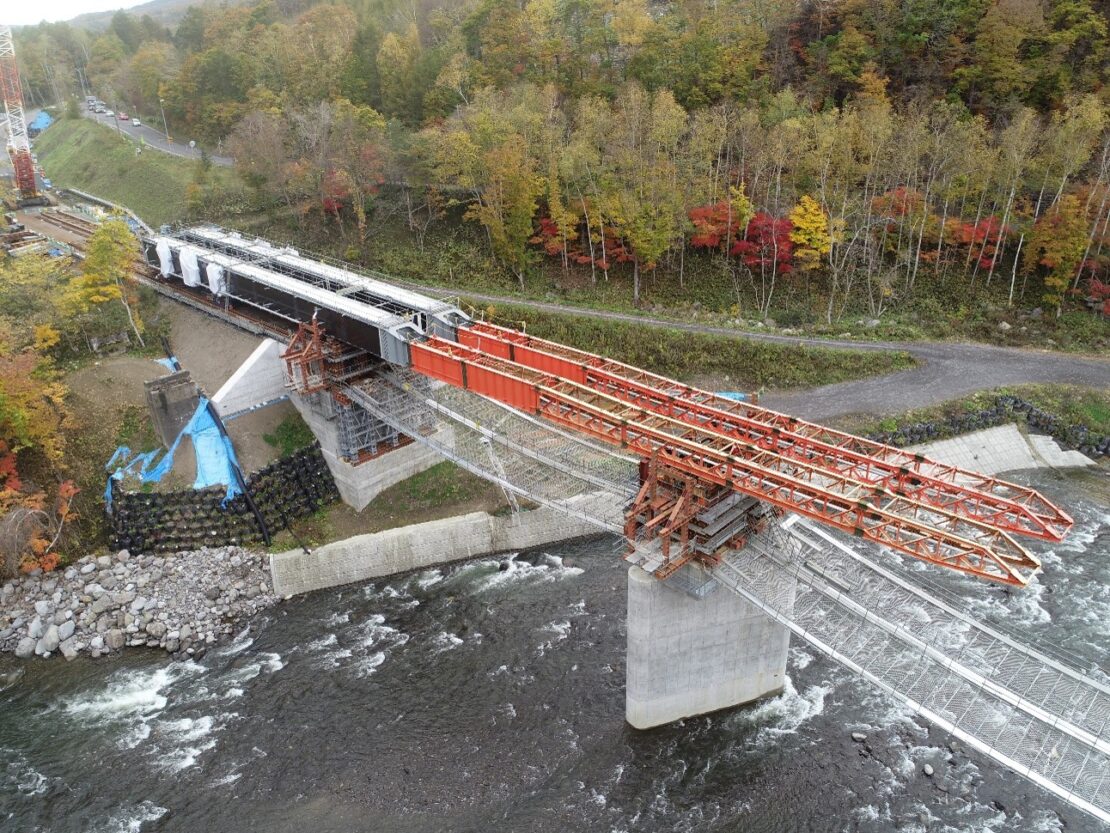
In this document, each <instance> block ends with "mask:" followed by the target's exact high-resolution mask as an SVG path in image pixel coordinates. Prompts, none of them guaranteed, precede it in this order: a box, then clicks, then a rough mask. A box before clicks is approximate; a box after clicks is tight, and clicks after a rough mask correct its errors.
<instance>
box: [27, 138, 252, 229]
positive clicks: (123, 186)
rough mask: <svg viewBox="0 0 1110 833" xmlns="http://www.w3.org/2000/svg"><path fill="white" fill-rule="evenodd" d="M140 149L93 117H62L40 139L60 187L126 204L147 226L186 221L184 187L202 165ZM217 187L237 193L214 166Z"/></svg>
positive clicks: (230, 176)
mask: <svg viewBox="0 0 1110 833" xmlns="http://www.w3.org/2000/svg"><path fill="white" fill-rule="evenodd" d="M136 147H137V145H136V144H134V143H133V142H132V141H130V140H129V139H126V138H121V136H120V135H119V134H118V133H117V132H116V131H114V130H112V129H111V128H109V127H105V126H104V125H100V124H97V123H95V122H93V121H90V120H88V119H61V120H59V121H58V122H56V123H55V124H54V125H52V126H51V127H50V128H49V129H48V130H46V131H45V132H43V133H42V135H41V136H39V138H37V139H36V140H35V152H36V153H37V154H38V157H39V161H40V162H41V163H42V166H43V169H44V170H45V171H46V175H47V176H48V177H50V178H51V179H52V180H53V181H54V185H55V186H56V187H60V188H76V189H78V190H81V191H86V192H88V193H90V194H93V195H94V196H97V197H101V198H103V199H106V200H111V201H112V202H115V203H119V204H120V205H124V206H127V207H128V208H130V209H131V210H132V211H134V212H135V213H136V214H138V215H139V216H140V217H142V218H143V219H144V220H145V221H146V222H147V223H150V224H151V225H155V226H157V225H159V224H161V223H171V222H174V221H178V220H184V219H185V217H186V209H185V200H184V195H185V187H186V186H187V185H188V184H189V183H190V182H192V181H193V178H194V176H195V175H196V171H197V166H198V164H199V163H197V162H195V161H192V160H188V159H181V158H179V157H176V156H171V155H169V154H166V153H161V152H159V151H157V150H153V149H150V148H147V149H146V150H144V151H143V152H142V153H141V154H139V155H136V153H135V149H136ZM208 177H209V181H210V183H211V186H212V187H215V188H217V189H233V190H238V189H239V186H238V184H237V182H236V180H235V175H234V173H233V172H232V171H230V170H228V169H224V168H218V167H216V166H213V167H212V168H211V169H210V171H209V173H208Z"/></svg>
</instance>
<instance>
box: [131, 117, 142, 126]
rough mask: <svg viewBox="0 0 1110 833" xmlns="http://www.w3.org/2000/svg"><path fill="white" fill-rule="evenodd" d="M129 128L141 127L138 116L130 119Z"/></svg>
mask: <svg viewBox="0 0 1110 833" xmlns="http://www.w3.org/2000/svg"><path fill="white" fill-rule="evenodd" d="M131 126H132V127H142V126H143V123H142V122H141V121H139V117H138V116H135V118H133V119H131Z"/></svg>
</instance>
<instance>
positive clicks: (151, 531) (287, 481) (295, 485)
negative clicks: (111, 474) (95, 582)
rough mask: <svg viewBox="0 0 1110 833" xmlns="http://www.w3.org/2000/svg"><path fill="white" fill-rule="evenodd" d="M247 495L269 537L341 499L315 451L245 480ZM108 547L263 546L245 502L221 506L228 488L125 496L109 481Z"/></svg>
mask: <svg viewBox="0 0 1110 833" xmlns="http://www.w3.org/2000/svg"><path fill="white" fill-rule="evenodd" d="M247 489H248V490H249V491H250V494H251V497H252V498H253V499H254V502H255V505H256V506H257V507H258V510H259V513H260V514H261V515H262V517H263V519H264V520H265V522H266V526H267V527H268V528H269V530H270V534H271V535H274V534H277V532H278V531H279V530H281V529H284V528H285V525H286V523H287V522H290V521H293V520H295V519H297V518H303V517H306V516H308V515H311V514H312V513H314V512H315V511H316V510H317V509H319V508H320V507H321V506H324V505H326V504H329V503H331V502H332V501H334V500H336V499H337V498H338V497H339V492H338V491H337V490H336V488H335V481H334V480H333V479H332V476H331V472H330V471H328V467H327V464H326V463H325V462H324V457H323V455H322V454H321V453H320V447H319V445H313V446H310V447H308V448H303V449H301V450H300V451H297V452H294V453H293V454H291V455H289V456H288V457H283V458H282V459H280V460H277V461H276V462H273V463H271V464H270V465H268V466H266V467H265V468H264V469H260V470H258V471H256V472H255V473H254V474H252V475H250V477H248V478H247ZM112 490H113V491H112V507H113V511H112V513H111V514H110V516H109V520H110V522H111V524H112V529H113V533H112V542H111V543H112V546H113V547H114V548H115V549H127V550H130V551H131V552H133V553H150V552H178V551H181V550H195V549H199V548H200V547H222V546H228V545H242V544H249V543H257V542H259V541H262V540H263V538H262V530H261V529H260V528H259V525H258V520H257V518H256V517H255V515H254V513H253V512H252V511H251V509H250V506H249V505H248V503H247V500H246V498H245V497H244V496H243V495H237V496H236V497H235V498H233V499H232V500H229V501H228V502H227V505H226V506H223V505H222V503H223V499H224V495H225V494H226V491H227V490H226V488H225V487H223V486H213V487H210V488H208V489H199V490H197V489H183V490H180V491H177V492H165V493H149V494H147V493H144V492H124V491H122V490H121V489H120V488H119V486H118V484H117V482H116V481H112Z"/></svg>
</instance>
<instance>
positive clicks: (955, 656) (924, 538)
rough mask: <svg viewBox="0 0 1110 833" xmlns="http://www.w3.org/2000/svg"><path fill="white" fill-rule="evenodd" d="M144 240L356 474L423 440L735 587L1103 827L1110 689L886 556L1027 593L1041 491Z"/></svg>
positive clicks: (389, 288)
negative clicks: (314, 419)
mask: <svg viewBox="0 0 1110 833" xmlns="http://www.w3.org/2000/svg"><path fill="white" fill-rule="evenodd" d="M142 243H143V251H144V257H145V259H146V261H147V263H148V264H149V265H150V267H151V280H153V281H155V282H156V283H157V284H158V288H159V289H160V291H162V292H164V293H166V294H169V295H172V296H173V297H175V298H178V299H179V300H182V301H184V302H185V303H188V304H191V305H193V306H195V307H198V308H200V309H203V310H205V311H207V312H209V313H211V314H213V315H217V316H220V317H222V318H224V319H225V320H228V321H230V322H232V323H234V324H236V325H237V326H241V327H245V328H247V329H250V330H252V331H254V332H257V333H264V334H266V335H269V336H273V337H276V338H280V339H282V340H283V341H284V342H285V343H286V344H287V348H286V350H285V352H284V354H283V360H284V362H285V365H286V373H287V380H288V385H289V386H290V388H291V389H292V391H293V392H294V393H295V395H297V396H299V397H301V398H302V399H303V400H304V401H306V402H309V403H312V404H313V406H314V407H318V408H323V409H325V410H326V411H327V413H328V414H329V415H330V417H331V418H333V419H335V420H336V422H337V424H338V431H337V436H338V437H339V440H338V448H337V453H338V454H339V455H340V456H341V457H342V458H344V459H345V460H346V461H347V462H348V463H350V464H354V465H358V464H361V463H364V462H366V461H370V460H374V459H376V458H379V457H381V456H383V455H388V454H389V453H390V451H391V450H392V449H395V448H398V447H399V446H401V445H404V444H407V443H409V442H412V441H415V442H418V443H422V444H424V445H426V446H428V447H429V448H432V449H434V450H435V451H437V452H438V453H440V454H442V455H443V456H444V457H446V458H448V459H451V460H453V461H455V462H456V463H457V464H459V465H461V466H463V467H464V468H466V469H468V470H470V471H472V472H474V473H476V474H478V475H480V476H482V477H484V478H486V479H488V480H491V481H493V482H496V483H498V484H499V485H500V486H501V487H502V488H503V489H504V490H505V492H506V494H507V495H509V496H510V497H511V502H513V503H514V506H515V505H516V503H515V502H516V501H517V499H518V498H523V499H525V500H527V501H530V502H532V503H535V504H540V505H545V506H549V507H553V508H556V509H559V510H560V511H563V512H567V513H569V514H572V515H574V516H576V517H578V518H581V519H585V520H587V521H589V522H591V523H592V524H594V525H595V526H596V527H597V528H598V529H599V531H601V530H604V531H609V532H612V533H615V534H617V535H620V536H623V538H624V539H625V541H626V544H627V547H626V551H625V558H626V559H627V560H628V561H630V562H631V563H632V564H634V565H638V568H639V569H642V570H643V571H646V573H648V574H651V575H654V576H655V578H656V579H658V582H659V583H660V585H661V586H664V587H665V588H668V591H667V592H671V591H672V590H673V591H674V592H675V593H679V594H682V596H683V597H685V598H687V599H691V600H698V599H706V598H708V597H709V596H711V595H714V594H719V593H731V594H735V596H737V597H739V598H741V599H743V600H744V602H745V603H746V604H747V605H748V606H749V607H750V609H752V610H754V611H757V612H758V613H759V615H760V616H761V618H763V619H765V620H766V621H768V622H771V623H774V624H775V625H776V626H777V627H781V628H782V629H784V631H783V632H784V633H785V632H786V631H789V632H790V633H793V634H794V635H796V636H797V637H799V638H801V639H803V640H804V641H806V642H808V643H809V644H810V645H812V646H814V647H815V648H816V649H818V650H820V651H821V652H822V653H824V654H826V655H828V656H830V657H832V658H833V659H834V660H836V661H837V662H839V663H841V664H843V665H845V666H846V667H848V668H850V669H852V670H853V671H855V672H856V673H858V674H860V675H861V676H863V677H864V678H866V679H867V680H869V681H870V682H872V683H873V684H875V685H877V686H879V687H880V688H881V689H883V690H884V691H886V692H887V693H889V694H890V695H891V696H893V697H895V698H896V699H898V700H900V701H901V702H903V703H905V704H906V705H907V706H908V707H909V708H910V709H912V710H913V711H914V712H915V713H916V714H919V715H921V716H922V717H923V718H925V719H926V720H928V721H930V722H932V723H934V724H935V725H936V726H938V727H940V728H941V729H942V730H944V731H945V732H948V733H950V734H952V735H953V736H955V737H957V738H959V739H960V740H962V741H963V742H964V743H965V744H966V745H967V746H969V747H972V748H974V749H976V750H978V751H979V752H981V753H982V754H984V755H986V756H988V757H990V758H993V759H994V760H996V761H997V762H999V763H1001V764H1002V765H1003V766H1005V767H1007V768H1009V769H1012V770H1013V771H1015V772H1017V773H1019V774H1021V775H1023V776H1025V777H1027V778H1029V779H1030V780H1032V781H1034V782H1035V783H1037V784H1039V785H1040V786H1042V787H1043V788H1045V789H1047V790H1049V791H1050V792H1052V793H1054V794H1055V795H1057V796H1058V797H1060V798H1062V799H1063V800H1064V801H1066V802H1067V803H1069V804H1071V805H1074V806H1076V807H1078V808H1080V809H1082V810H1083V811H1085V812H1087V813H1089V814H1091V815H1093V816H1095V817H1096V818H1098V819H1100V820H1102V821H1103V822H1110V736H1108V733H1107V729H1108V721H1110V687H1108V686H1106V685H1104V684H1103V683H1101V682H1099V681H1098V680H1096V679H1094V678H1092V677H1091V676H1089V675H1088V674H1085V673H1084V672H1083V671H1082V670H1081V669H1076V668H1073V667H1070V666H1069V665H1068V664H1066V663H1065V662H1063V661H1061V660H1059V659H1057V658H1054V657H1050V656H1046V655H1045V654H1044V653H1041V652H1038V651H1035V650H1033V649H1031V648H1029V647H1028V646H1026V645H1024V644H1022V642H1021V640H1020V639H1018V638H1015V637H1014V636H1013V635H1010V634H1006V633H1003V632H1000V631H999V630H997V629H994V628H992V627H990V626H987V625H985V624H983V623H980V622H977V621H975V620H973V619H972V618H971V617H969V616H967V615H966V614H965V613H964V612H963V611H962V609H961V605H960V602H959V600H958V599H956V598H952V597H950V596H948V595H946V594H945V593H943V592H941V591H939V590H937V589H936V588H935V587H933V586H931V584H930V583H929V582H928V579H927V578H924V577H923V576H922V574H921V573H920V572H910V571H907V570H905V569H903V568H902V567H901V559H900V558H899V557H896V555H895V554H900V555H905V556H909V557H911V558H914V559H918V560H920V561H923V562H927V563H928V564H931V565H934V566H936V567H939V568H945V569H948V570H953V571H957V572H959V573H962V574H964V575H968V576H973V577H976V578H978V579H982V580H985V581H988V582H994V583H999V584H1003V585H1008V586H1011V587H1013V588H1015V590H1016V591H1018V592H1020V588H1022V587H1024V586H1025V585H1027V584H1028V583H1029V582H1031V581H1035V580H1036V578H1035V576H1036V573H1037V572H1038V571H1039V570H1040V568H1041V565H1040V562H1039V561H1038V559H1037V557H1036V556H1035V555H1034V554H1032V553H1031V552H1029V551H1028V550H1027V549H1026V548H1025V547H1024V546H1023V545H1022V543H1021V539H1022V538H1029V537H1032V538H1038V539H1042V540H1047V541H1059V540H1061V539H1062V538H1063V537H1064V536H1065V535H1066V534H1067V533H1068V531H1069V529H1070V528H1071V526H1072V519H1071V518H1070V517H1069V516H1068V515H1067V513H1066V512H1064V511H1063V510H1062V509H1060V508H1059V507H1057V506H1054V505H1053V504H1052V503H1051V502H1050V501H1048V500H1047V499H1045V498H1044V497H1043V496H1042V495H1040V494H1038V493H1037V492H1036V491H1034V490H1032V489H1029V488H1027V487H1023V486H1020V485H1016V484H1013V483H1008V482H1006V481H1004V480H1001V479H998V478H994V477H988V476H985V475H981V474H978V473H975V472H972V471H967V470H964V469H961V468H958V467H955V466H951V465H946V464H943V463H939V462H936V461H933V460H930V459H928V458H927V457H924V456H922V455H919V454H913V453H910V452H906V451H903V450H900V449H897V448H893V447H889V446H885V445H881V444H879V443H875V442H872V441H869V440H865V439H862V438H859V437H855V436H852V435H850V434H846V433H843V432H839V431H835V430H832V429H829V428H825V427H823V426H820V425H817V424H813V423H809V422H805V421H802V420H799V419H795V418H794V417H790V416H787V415H784V414H780V413H776V412H774V411H770V410H767V409H765V408H761V407H759V406H758V405H755V404H752V403H749V402H737V401H734V400H731V399H726V398H723V397H720V396H716V395H714V394H712V393H708V392H706V391H701V390H698V389H696V388H692V387H690V386H687V385H684V384H680V383H678V382H675V381H673V380H670V379H666V378H663V377H660V376H657V375H654V374H651V373H648V372H646V371H643V370H640V369H638V368H635V367H631V366H629V365H627V364H622V363H620V362H616V361H613V360H610V359H607V358H605V357H602V356H597V355H593V354H591V353H588V352H584V351H581V350H577V349H574V348H571V347H568V346H566V345H562V344H557V343H554V342H551V341H545V340H542V339H538V338H535V337H532V336H529V335H527V334H525V333H523V332H519V331H517V330H514V329H509V328H505V327H501V326H497V325H495V324H491V323H485V322H481V321H474V320H471V319H470V318H469V317H468V316H467V315H465V314H464V313H463V312H462V311H461V310H460V309H459V308H458V306H457V305H456V304H453V303H451V302H450V301H448V300H444V299H441V298H432V297H429V296H427V295H423V294H420V293H416V292H412V291H408V290H405V289H402V288H400V287H397V286H395V285H393V284H391V283H390V282H389V280H388V278H386V277H385V276H382V275H375V274H368V273H362V272H355V271H352V270H351V269H350V268H349V267H346V266H343V265H339V264H335V263H330V262H326V261H324V260H321V259H318V258H314V257H307V256H304V255H302V254H301V253H299V252H297V251H296V250H294V249H290V248H286V247H280V246H276V245H273V244H271V243H268V242H266V241H262V240H258V239H254V238H246V237H243V236H241V235H238V234H236V233H232V232H227V231H225V230H223V229H220V228H217V227H214V226H198V227H193V228H186V229H180V230H176V231H169V230H166V231H164V232H163V233H161V234H155V235H150V236H147V237H145V238H143V240H142ZM860 543H864V544H866V546H859V544H860ZM871 545H874V546H871ZM892 551H893V552H892ZM631 630H632V628H631V625H630V634H629V639H630V645H631V642H632V638H633V634H632V633H631ZM783 650H785V646H784V648H783ZM783 662H785V660H783ZM694 683H695V684H696V681H694Z"/></svg>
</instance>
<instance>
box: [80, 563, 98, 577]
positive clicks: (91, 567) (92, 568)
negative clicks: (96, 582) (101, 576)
mask: <svg viewBox="0 0 1110 833" xmlns="http://www.w3.org/2000/svg"><path fill="white" fill-rule="evenodd" d="M95 572H96V565H95V564H93V563H92V562H91V561H90V562H89V563H88V564H86V565H84V566H83V567H82V568H81V575H83V576H87V575H88V574H89V573H95Z"/></svg>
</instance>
